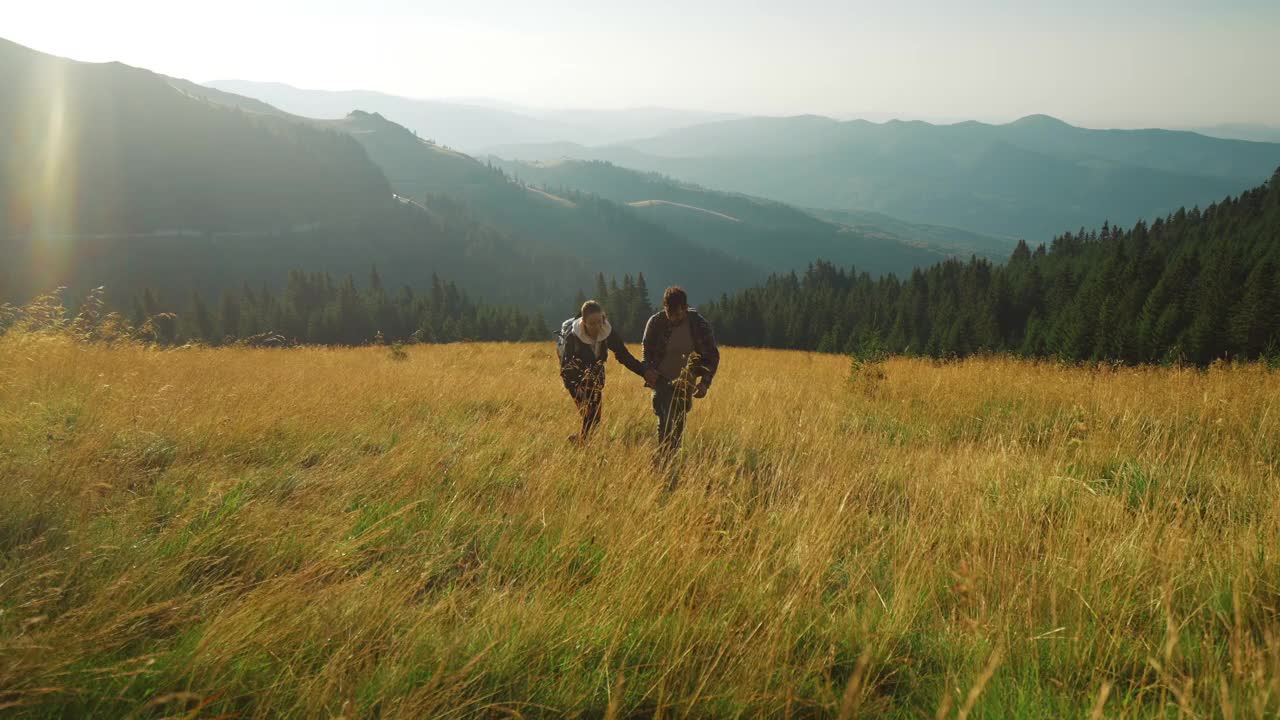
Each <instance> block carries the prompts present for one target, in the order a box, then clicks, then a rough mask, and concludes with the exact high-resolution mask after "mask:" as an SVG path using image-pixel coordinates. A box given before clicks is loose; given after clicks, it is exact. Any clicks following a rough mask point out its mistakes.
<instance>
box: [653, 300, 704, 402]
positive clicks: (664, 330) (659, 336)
mask: <svg viewBox="0 0 1280 720" xmlns="http://www.w3.org/2000/svg"><path fill="white" fill-rule="evenodd" d="M685 322H687V323H689V334H690V335H691V336H692V337H693V351H694V352H696V353H698V363H697V365H695V366H694V368H693V376H694V378H696V379H699V380H701V381H702V382H703V383H704V384H705V385H706V386H707V387H711V378H713V377H715V374H716V369H717V368H719V367H720V349H719V348H717V347H716V337H715V334H714V333H712V332H711V323H709V322H707V319H706V318H704V317H702V316H701V315H699V314H698V312H697V311H696V310H693V309H690V310H689V313H688V315H686V316H685ZM671 329H672V325H671V321H670V320H668V319H667V314H666V313H665V312H660V313H657V314H655V315H654V316H653V317H651V318H649V322H648V323H647V324H646V325H645V326H644V340H643V341H642V342H643V344H644V366H645V367H648V368H653V369H654V370H657V369H658V366H659V365H661V364H662V358H663V356H665V355H666V354H667V343H668V342H670V341H671Z"/></svg>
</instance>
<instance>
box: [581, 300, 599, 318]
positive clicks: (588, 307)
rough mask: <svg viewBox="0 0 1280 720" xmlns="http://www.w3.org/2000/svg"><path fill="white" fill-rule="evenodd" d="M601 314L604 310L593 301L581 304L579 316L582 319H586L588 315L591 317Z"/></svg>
mask: <svg viewBox="0 0 1280 720" xmlns="http://www.w3.org/2000/svg"><path fill="white" fill-rule="evenodd" d="M602 312H604V308H603V307H602V306H601V305H600V303H598V302H596V301H595V300H588V301H586V302H584V303H582V312H581V313H579V314H580V315H581V316H582V317H586V316H588V315H591V314H592V313H602Z"/></svg>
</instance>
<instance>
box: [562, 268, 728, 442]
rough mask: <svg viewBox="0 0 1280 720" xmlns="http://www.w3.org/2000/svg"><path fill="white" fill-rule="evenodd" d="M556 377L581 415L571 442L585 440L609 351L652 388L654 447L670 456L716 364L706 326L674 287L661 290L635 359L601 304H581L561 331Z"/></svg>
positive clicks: (595, 419) (596, 418)
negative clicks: (656, 309) (658, 307)
mask: <svg viewBox="0 0 1280 720" xmlns="http://www.w3.org/2000/svg"><path fill="white" fill-rule="evenodd" d="M560 344H561V346H560V348H559V349H560V377H561V379H563V380H564V386H565V388H566V389H567V390H568V391H569V394H570V395H571V396H573V401H574V403H575V404H576V405H577V407H578V413H579V414H580V415H581V416H582V428H581V429H580V430H579V431H578V432H577V433H576V434H575V435H573V436H572V437H571V438H570V440H572V441H573V442H576V443H584V442H586V440H587V438H588V437H589V436H590V434H591V431H592V430H594V429H595V427H596V426H597V425H599V424H600V413H601V409H602V405H603V402H604V400H603V397H602V393H603V391H604V380H605V372H604V370H605V368H604V364H605V360H607V359H608V357H609V352H610V351H613V354H614V355H615V356H616V357H617V358H618V362H620V363H622V365H623V367H625V368H627V369H628V370H630V371H631V372H633V373H635V374H636V375H639V376H641V377H643V378H644V384H645V387H647V388H649V389H650V390H652V391H653V412H654V414H655V415H657V416H658V451H659V456H660V457H661V458H670V457H671V456H672V455H674V454H675V452H676V451H677V450H679V449H680V440H681V437H682V436H683V435H684V422H685V415H686V414H687V413H688V412H689V410H690V409H691V408H692V407H693V400H694V398H703V397H706V395H707V391H708V390H709V389H710V388H711V379H712V378H713V377H714V376H715V374H716V368H717V367H718V366H719V364H720V351H719V349H717V348H716V340H715V336H714V335H713V334H712V332H711V324H710V323H708V322H707V320H706V318H704V317H702V316H701V315H699V314H698V312H697V311H696V310H694V309H692V308H690V307H689V296H688V295H687V294H686V293H685V291H684V290H682V289H681V288H679V287H669V288H667V290H666V292H664V293H663V294H662V311H661V312H659V313H656V314H655V315H654V316H653V317H651V318H649V322H648V323H646V324H645V327H644V340H643V341H642V344H643V347H644V353H643V355H644V357H643V359H641V360H637V359H636V358H635V356H634V355H632V354H631V351H630V350H627V346H626V344H624V343H623V341H622V338H621V337H620V336H619V335H618V334H617V333H614V332H613V328H612V327H611V326H610V325H609V320H608V318H607V317H606V315H605V312H604V308H602V307H601V306H600V303H598V302H596V301H595V300H588V301H587V302H585V303H583V305H582V312H581V314H580V315H579V316H578V317H576V318H574V319H572V320H566V321H565V323H564V325H563V326H562V328H561V334H560Z"/></svg>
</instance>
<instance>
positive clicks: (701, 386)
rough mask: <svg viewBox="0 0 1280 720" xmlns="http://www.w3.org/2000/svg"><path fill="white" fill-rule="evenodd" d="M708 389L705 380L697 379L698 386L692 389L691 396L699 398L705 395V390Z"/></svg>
mask: <svg viewBox="0 0 1280 720" xmlns="http://www.w3.org/2000/svg"><path fill="white" fill-rule="evenodd" d="M710 389H711V388H710V387H708V386H707V383H706V381H705V380H699V381H698V386H697V387H695V388H694V389H693V396H694V397H696V398H698V399H699V400H701V399H702V398H704V397H706V396H707V391H708V390H710Z"/></svg>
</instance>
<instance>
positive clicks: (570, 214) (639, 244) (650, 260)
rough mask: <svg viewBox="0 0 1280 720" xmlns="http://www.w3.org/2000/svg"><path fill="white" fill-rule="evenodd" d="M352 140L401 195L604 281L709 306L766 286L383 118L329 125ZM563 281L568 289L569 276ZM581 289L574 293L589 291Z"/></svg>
mask: <svg viewBox="0 0 1280 720" xmlns="http://www.w3.org/2000/svg"><path fill="white" fill-rule="evenodd" d="M334 126H335V127H340V128H342V129H344V130H345V131H347V132H349V133H351V136H352V137H353V138H355V139H356V140H357V141H358V142H360V143H361V145H363V146H364V148H365V149H366V151H367V152H368V153H369V156H370V157H371V158H372V159H373V160H374V162H376V163H378V164H379V165H380V166H381V167H382V168H383V171H384V172H385V173H386V175H387V177H388V178H389V179H390V181H391V184H392V185H393V187H395V188H396V190H397V191H398V192H401V193H403V194H405V195H409V196H412V197H427V196H435V195H448V196H451V197H455V198H457V199H459V200H461V201H462V202H463V203H465V204H466V206H467V207H468V208H470V209H471V211H473V212H474V213H475V214H476V216H477V217H481V218H483V219H484V220H485V221H486V222H488V223H491V224H492V225H494V226H496V227H499V228H502V229H503V231H504V232H506V233H508V234H510V235H511V236H512V237H514V238H522V239H526V240H528V241H531V242H534V243H536V244H538V245H540V246H544V247H548V248H552V249H554V250H556V251H558V252H561V253H564V254H566V255H569V256H571V257H573V258H576V259H577V260H578V261H580V262H581V263H583V264H585V265H586V266H588V267H590V268H592V269H593V270H601V271H605V272H607V273H616V274H619V275H621V274H622V273H624V272H625V273H630V274H637V273H644V274H645V275H646V276H647V277H648V279H649V282H650V284H652V285H653V286H655V287H661V286H663V285H666V284H671V283H681V284H684V285H687V286H688V287H689V290H690V292H691V293H693V296H694V298H695V299H699V300H702V299H710V298H711V297H715V296H717V295H719V294H720V293H722V292H725V291H727V290H732V289H738V288H741V287H745V286H747V285H749V284H751V283H753V282H756V281H758V280H759V279H761V278H763V277H764V276H765V275H766V274H767V271H766V269H765V266H762V265H758V264H754V263H752V262H750V261H747V260H744V259H741V258H737V259H735V258H734V257H731V256H730V255H729V254H727V253H725V252H722V251H720V249H717V248H710V247H704V246H701V245H698V244H695V243H693V242H690V240H689V239H687V238H686V237H685V236H684V235H682V234H679V233H677V232H673V231H672V230H671V229H668V228H667V227H664V226H663V225H661V224H655V223H652V222H649V221H646V220H645V219H643V217H642V214H641V212H640V211H639V210H637V209H635V208H630V207H626V206H624V205H620V204H618V203H615V202H611V201H610V200H607V199H604V198H600V197H595V196H589V195H584V194H581V193H573V192H570V193H564V194H560V193H548V192H546V191H544V190H539V189H537V188H532V187H529V186H526V185H524V184H522V183H518V182H515V181H513V180H512V179H511V178H509V177H508V176H507V175H506V174H505V173H504V172H503V171H502V169H500V168H496V167H491V166H488V165H484V164H482V163H480V162H479V161H477V160H475V159H473V158H471V157H470V156H467V155H464V154H462V153H459V152H456V151H453V150H449V149H446V148H443V147H440V146H438V145H434V144H432V143H429V142H426V141H424V140H422V139H420V138H418V137H416V136H415V135H414V134H413V133H412V132H410V131H409V130H407V129H405V128H404V127H402V126H400V125H398V124H396V123H393V122H391V121H389V120H387V119H385V118H383V117H382V116H381V115H377V114H372V113H366V112H355V113H352V114H350V115H349V116H347V118H345V119H344V120H342V121H338V122H336V123H334ZM563 279H564V280H565V281H570V282H571V281H572V280H573V276H572V275H566V276H564V278H563ZM588 287H590V286H589V285H588V284H586V283H581V282H580V283H579V284H578V285H577V286H576V287H574V288H573V289H574V290H576V289H578V288H582V289H586V288H588Z"/></svg>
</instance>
